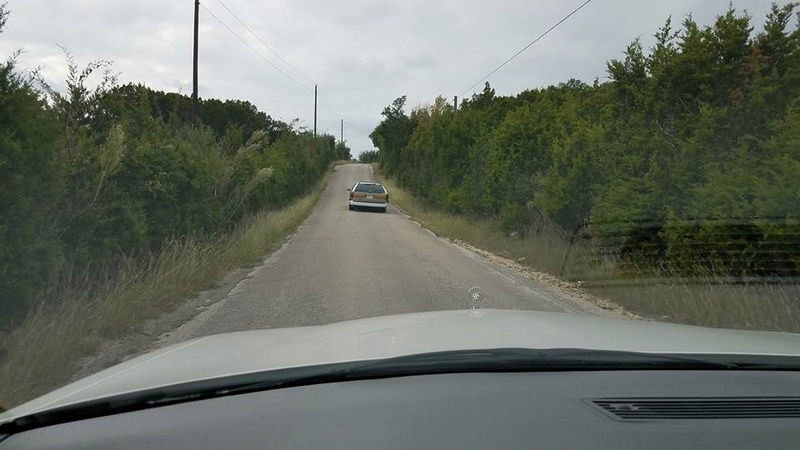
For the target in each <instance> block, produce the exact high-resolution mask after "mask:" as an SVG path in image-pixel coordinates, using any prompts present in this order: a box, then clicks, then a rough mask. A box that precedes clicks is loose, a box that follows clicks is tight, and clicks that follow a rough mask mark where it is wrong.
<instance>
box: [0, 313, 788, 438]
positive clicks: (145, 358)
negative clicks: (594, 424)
mask: <svg viewBox="0 0 800 450" xmlns="http://www.w3.org/2000/svg"><path fill="white" fill-rule="evenodd" d="M490 348H534V349H549V348H581V349H597V350H619V351H632V352H657V353H738V354H771V355H792V356H800V335H797V334H789V333H770V332H754V331H735V330H721V329H710V328H701V327H692V326H684V325H673V324H665V323H657V322H648V321H634V320H625V319H607V318H599V317H593V316H584V315H578V314H562V313H543V312H528V311H500V310H464V311H443V312H428V313H417V314H405V315H398V316H385V317H377V318H371V319H361V320H353V321H348V322H340V323H335V324H331V325H324V326H318V327H306V328H285V329H274V330H260V331H245V332H238V333H228V334H220V335H214V336H207V337H202V338H198V339H194V340H190V341H186V342H184V343H181V344H177V345H173V346H170V347H165V348H162V349H159V350H156V351H153V352H150V353H146V354H144V355H142V356H139V357H136V358H133V359H130V360H128V361H126V362H124V363H122V364H119V365H117V366H114V367H111V368H109V369H106V370H104V371H102V372H99V373H97V374H95V375H92V376H90V377H87V378H84V379H82V380H79V381H77V382H75V383H72V384H69V385H67V386H65V387H63V388H61V389H58V390H56V391H53V392H51V393H49V394H47V395H45V396H43V397H40V398H38V399H35V400H33V401H31V402H28V403H26V404H23V405H21V406H19V407H17V408H14V409H12V410H9V411H7V412H6V413H4V414H2V415H0V423H2V422H5V421H8V420H12V419H14V418H16V417H20V416H23V415H27V414H30V413H33V412H36V411H41V410H46V409H51V408H56V407H61V406H66V405H69V404H73V403H78V402H82V401H86V400H92V399H98V398H102V397H108V396H113V395H118V394H124V393H129V392H135V391H138V390H143V389H149V388H154V387H160V386H168V385H172V384H177V383H184V382H189V381H197V380H203V379H209V378H216V377H221V376H227V375H236V374H243V373H248V372H257V371H264V370H274V369H281V368H289V367H300V366H309V365H318V364H326V363H338V362H348V361H358V360H366V359H378V358H388V357H395V356H403V355H411V354H418V353H428V352H437V351H447V350H468V349H490Z"/></svg>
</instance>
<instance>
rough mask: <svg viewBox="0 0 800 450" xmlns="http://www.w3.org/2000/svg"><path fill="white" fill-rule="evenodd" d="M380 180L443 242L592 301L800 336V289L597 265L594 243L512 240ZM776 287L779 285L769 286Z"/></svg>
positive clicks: (544, 237)
mask: <svg viewBox="0 0 800 450" xmlns="http://www.w3.org/2000/svg"><path fill="white" fill-rule="evenodd" d="M374 173H375V176H376V177H377V178H378V179H379V180H380V181H381V182H382V183H384V184H385V185H386V187H387V189H389V191H390V194H391V198H392V202H393V203H394V204H395V206H398V207H399V208H400V209H402V210H403V211H405V212H406V213H407V214H408V215H409V216H411V217H412V218H413V219H414V220H416V221H418V222H419V223H420V224H422V225H423V226H424V227H426V228H428V229H430V230H431V231H433V232H434V233H436V234H437V235H440V236H444V237H448V238H451V239H455V240H460V241H464V242H466V243H468V244H470V245H472V246H475V247H478V248H481V249H484V250H487V251H490V252H493V253H496V254H499V255H501V256H505V257H507V258H511V259H514V260H516V261H517V262H520V263H522V264H524V265H527V266H529V267H531V268H532V269H534V270H538V271H542V272H546V273H548V274H550V275H555V276H557V277H560V278H562V279H564V281H572V282H578V281H581V282H582V283H581V284H582V286H584V290H586V291H587V292H589V293H590V294H594V295H596V296H598V297H602V298H605V299H608V300H611V301H612V302H614V303H617V304H618V305H620V306H622V307H623V308H625V309H627V310H629V311H630V312H633V313H635V314H637V315H640V316H642V317H645V318H649V319H653V320H659V321H666V322H675V323H683V324H691V325H701V326H709V327H721V328H740V329H753V330H772V331H785V332H800V285H798V284H797V282H796V280H786V281H785V282H770V283H764V282H760V283H759V282H750V283H735V282H731V280H728V279H724V278H722V277H719V276H717V275H715V274H714V273H713V271H705V273H703V271H702V270H698V271H697V272H698V273H701V275H700V276H696V277H691V278H689V277H685V276H682V275H680V274H677V273H669V272H663V271H655V270H654V269H653V268H652V267H644V266H639V267H630V266H629V267H625V269H624V270H620V267H618V266H616V265H615V264H613V263H609V262H608V261H605V262H603V261H602V258H598V257H597V255H598V253H599V252H598V251H597V250H598V249H595V248H592V244H591V242H588V241H581V240H578V241H576V242H570V240H569V239H568V238H566V237H565V235H564V234H562V233H558V232H554V231H547V232H543V233H540V234H538V235H535V236H530V237H511V236H509V235H506V234H505V233H502V232H501V231H500V224H499V222H498V221H496V220H491V219H476V218H467V217H463V216H456V215H452V214H446V213H443V212H442V211H440V210H438V209H436V208H433V207H431V206H430V205H428V204H426V203H425V202H424V201H423V200H421V199H418V198H415V197H414V196H412V195H411V194H410V193H408V192H407V191H405V190H403V189H402V188H400V187H398V186H397V184H396V183H395V182H394V181H393V180H392V179H390V178H388V177H387V176H385V175H384V174H381V173H380V171H379V170H378V169H377V167H376V169H375V171H374ZM768 281H775V280H768Z"/></svg>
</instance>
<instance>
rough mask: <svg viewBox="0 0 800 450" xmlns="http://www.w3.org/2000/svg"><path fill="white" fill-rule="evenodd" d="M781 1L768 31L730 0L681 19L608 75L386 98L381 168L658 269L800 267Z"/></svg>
mask: <svg viewBox="0 0 800 450" xmlns="http://www.w3.org/2000/svg"><path fill="white" fill-rule="evenodd" d="M797 6H798V5H797V4H795V3H789V4H786V5H777V4H773V5H772V8H771V10H770V12H769V13H768V15H767V16H766V20H765V21H764V22H763V26H762V27H760V30H759V31H758V32H755V31H754V30H755V28H754V25H753V19H752V18H751V17H749V16H748V15H747V14H744V13H739V12H737V11H736V10H735V9H734V8H733V7H732V6H731V7H730V8H729V9H728V10H727V11H726V12H724V13H723V14H722V15H719V16H718V17H717V18H716V20H715V22H714V23H713V24H712V25H709V26H701V25H700V24H698V23H697V22H695V21H694V20H693V19H692V18H691V16H689V17H687V18H685V19H684V20H683V22H682V23H681V26H680V27H677V29H676V28H675V27H674V26H673V23H672V21H671V20H667V21H666V23H665V25H664V26H663V27H661V28H660V29H659V30H658V31H657V32H656V33H655V35H654V37H655V43H654V45H653V46H652V47H651V48H649V49H645V48H644V46H643V44H642V43H641V41H640V40H638V39H637V40H634V41H633V42H632V43H631V44H630V45H629V46H628V47H627V48H626V49H625V50H624V58H621V59H618V60H612V61H609V62H608V63H607V72H608V81H604V82H600V80H595V81H594V83H592V84H586V83H584V82H581V81H578V80H574V79H572V80H568V81H566V82H563V83H561V84H558V85H557V86H550V87H546V88H540V89H530V90H526V91H524V92H521V93H519V94H518V95H516V96H498V95H496V94H495V91H494V89H492V88H491V86H490V85H489V84H488V83H486V85H485V88H484V89H483V91H482V92H480V93H477V94H475V95H473V96H472V97H471V98H469V99H466V100H465V101H463V103H462V105H460V108H459V109H458V111H455V110H454V108H453V106H452V105H451V104H450V103H449V102H448V101H447V100H446V99H445V98H443V97H438V98H436V99H435V100H434V101H433V103H431V104H427V105H422V106H418V107H416V108H413V109H412V111H411V112H410V113H406V112H405V103H406V97H404V96H403V97H400V98H398V99H396V100H395V101H394V102H392V103H391V104H390V105H389V106H387V107H386V108H385V109H384V110H383V120H382V121H381V122H380V124H379V125H378V126H377V127H376V128H375V129H374V131H373V132H372V133H371V138H372V142H373V144H374V145H375V147H377V148H378V149H379V160H380V164H381V166H382V168H383V169H384V170H385V171H386V172H388V173H389V174H391V175H393V176H394V177H395V178H397V180H398V182H399V183H401V185H402V186H405V187H406V188H408V189H410V190H411V191H413V193H415V194H416V195H418V196H420V197H423V198H425V199H427V201H428V202H430V203H431V204H433V205H435V206H437V207H439V208H442V209H443V210H445V211H447V212H450V213H454V214H464V215H471V216H475V217H492V218H498V219H499V223H500V224H501V226H502V227H503V228H504V229H505V230H506V231H508V232H512V231H514V232H517V233H522V234H534V233H536V232H537V230H539V229H540V228H541V226H542V224H543V223H555V224H557V225H558V227H560V229H561V230H563V234H564V236H565V237H566V238H574V237H575V236H580V237H581V238H582V239H586V240H587V241H588V242H589V243H591V245H592V246H593V248H595V249H597V252H596V253H595V254H596V255H599V256H602V257H603V258H611V259H612V260H613V261H616V262H617V263H620V264H628V263H632V264H637V265H639V266H647V267H652V268H653V269H654V270H656V269H658V270H665V269H668V270H675V271H679V272H681V273H697V272H700V271H708V270H712V271H714V273H718V274H724V275H726V276H731V275H732V276H747V275H758V276H797V275H798V270H800V239H798V238H799V237H800V233H799V231H800V230H799V229H798V225H800V102H798V94H800V28H798V26H797V25H792V21H793V18H794V16H795V13H796V10H797Z"/></svg>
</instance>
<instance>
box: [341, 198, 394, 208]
mask: <svg viewBox="0 0 800 450" xmlns="http://www.w3.org/2000/svg"><path fill="white" fill-rule="evenodd" d="M350 206H355V207H358V208H381V209H383V208H386V207H388V206H389V203H372V202H356V201H353V200H350Z"/></svg>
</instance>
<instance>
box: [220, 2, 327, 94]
mask: <svg viewBox="0 0 800 450" xmlns="http://www.w3.org/2000/svg"><path fill="white" fill-rule="evenodd" d="M216 1H217V3H219V4H220V5H222V7H223V8H225V10H226V11H228V14H230V15H231V16H232V17H233V18H234V19H236V21H237V22H239V24H240V25H241V26H243V27H244V28H245V29H246V30H247V31H248V32H249V33H250V34H252V35H253V37H255V38H256V39H257V40H258V42H261V44H262V45H263V46H264V47H266V48H267V50H269V51H270V52H272V54H273V55H275V56H276V57H277V58H278V59H280V60H281V61H283V63H284V64H286V65H287V66H288V67H289V68H291V69H292V70H294V71H295V72H296V73H297V74H298V75H300V76H301V77H303V78H305V79H306V80H307V81H310V82H311V83H314V84H317V82H316V81H314V80H313V79H312V78H311V77H309V76H307V75H306V74H304V73H303V72H301V71H300V70H299V69H298V68H297V67H295V66H293V65H292V64H291V63H290V62H289V61H287V60H286V59H285V58H284V57H283V56H281V55H280V54H279V53H278V52H277V51H275V49H273V48H272V47H271V46H270V45H269V44H267V43H266V42H265V41H264V40H263V39H261V37H260V36H259V35H258V34H256V32H255V31H253V29H252V28H250V27H249V26H247V24H246V23H244V21H242V19H240V18H239V16H237V15H236V14H235V13H234V12H233V11H231V9H230V8H228V6H227V5H226V4H225V3H224V2H223V1H222V0H216Z"/></svg>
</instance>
